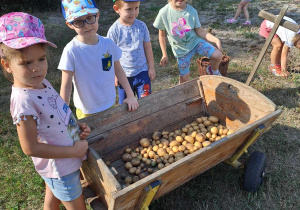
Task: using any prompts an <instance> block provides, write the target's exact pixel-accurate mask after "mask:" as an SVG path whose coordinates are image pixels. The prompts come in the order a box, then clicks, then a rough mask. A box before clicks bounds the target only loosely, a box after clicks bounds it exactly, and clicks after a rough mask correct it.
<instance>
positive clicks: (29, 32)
mask: <svg viewBox="0 0 300 210" xmlns="http://www.w3.org/2000/svg"><path fill="white" fill-rule="evenodd" d="M0 43H4V44H5V45H7V46H8V47H10V48H13V49H21V48H25V47H28V46H30V45H33V44H37V43H47V44H49V45H50V46H52V47H55V48H56V47H57V46H56V45H55V44H53V43H52V42H48V41H47V39H46V37H45V28H44V26H43V24H42V22H41V21H40V19H38V18H37V17H34V16H32V15H30V14H27V13H23V12H12V13H8V14H6V15H3V16H2V17H0Z"/></svg>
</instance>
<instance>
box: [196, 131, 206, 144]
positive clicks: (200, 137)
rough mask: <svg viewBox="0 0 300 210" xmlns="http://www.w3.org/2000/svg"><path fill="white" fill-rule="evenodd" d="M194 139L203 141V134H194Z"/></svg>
mask: <svg viewBox="0 0 300 210" xmlns="http://www.w3.org/2000/svg"><path fill="white" fill-rule="evenodd" d="M196 140H197V141H198V142H204V141H205V136H204V134H203V133H198V134H197V135H196Z"/></svg>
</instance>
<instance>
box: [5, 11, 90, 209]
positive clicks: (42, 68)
mask: <svg viewBox="0 0 300 210" xmlns="http://www.w3.org/2000/svg"><path fill="white" fill-rule="evenodd" d="M47 45H50V46H52V47H56V45H54V44H53V43H51V42H48V41H47V40H46V37H45V35H44V26H43V24H42V22H41V21H40V20H39V19H38V18H36V17H34V16H32V15H29V14H27V13H22V12H14V13H9V14H6V15H3V16H2V17H0V52H1V53H0V56H1V65H2V67H3V70H4V72H5V74H6V75H10V76H12V81H13V86H12V93H11V106H10V111H11V116H12V118H13V122H14V124H15V125H16V126H17V132H18V137H19V141H20V144H21V147H22V150H23V152H24V153H25V154H26V155H29V156H31V157H32V160H33V163H34V165H35V168H36V170H37V172H38V173H39V174H40V175H41V176H42V178H43V179H44V180H45V182H46V194H45V203H44V209H59V205H60V203H61V202H62V203H63V204H64V206H65V207H66V208H67V209H85V202H84V198H83V195H82V188H81V184H80V178H79V173H80V171H79V168H80V166H81V162H82V160H83V158H84V156H85V154H86V152H87V149H88V143H87V141H86V140H84V139H85V138H86V137H87V136H88V135H89V133H90V131H91V130H90V128H89V127H88V126H87V125H86V124H84V123H82V124H79V123H78V124H77V122H76V120H75V116H74V115H73V113H72V111H71V109H70V108H69V107H68V106H67V104H66V103H65V102H64V101H63V99H62V98H61V97H60V96H59V94H58V93H57V92H56V91H55V89H54V88H53V87H52V86H51V84H50V83H49V82H48V81H47V80H46V79H45V76H46V74H47V68H48V64H47V60H46V52H47V51H46V47H47ZM78 125H79V126H80V128H81V130H82V133H81V134H80V135H79V126H78ZM80 139H82V140H80Z"/></svg>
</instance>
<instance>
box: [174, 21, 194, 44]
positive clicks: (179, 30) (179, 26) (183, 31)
mask: <svg viewBox="0 0 300 210" xmlns="http://www.w3.org/2000/svg"><path fill="white" fill-rule="evenodd" d="M190 30H191V28H190V27H188V26H186V20H185V19H184V18H183V17H181V18H179V19H178V23H176V22H173V23H172V35H173V36H178V37H179V38H184V37H185V40H182V42H183V43H188V42H189V37H190V36H189V34H188V33H187V32H189V31H190Z"/></svg>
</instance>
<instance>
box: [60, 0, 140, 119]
mask: <svg viewBox="0 0 300 210" xmlns="http://www.w3.org/2000/svg"><path fill="white" fill-rule="evenodd" d="M61 4H62V12H63V15H64V18H65V20H66V24H67V25H68V26H69V27H70V28H71V29H73V30H75V31H76V33H77V34H78V35H77V36H76V37H74V38H73V39H72V40H71V41H70V42H69V43H68V44H67V45H66V47H65V48H64V51H63V54H62V56H61V60H60V63H59V66H58V69H60V70H61V71H62V81H61V90H60V95H61V97H62V98H63V99H64V100H65V101H66V102H67V104H69V102H70V95H71V91H72V82H73V85H74V95H73V100H74V105H75V107H76V115H77V117H78V119H81V118H84V117H87V116H89V115H91V114H95V113H97V112H101V111H103V110H106V109H108V108H110V107H111V106H113V105H114V103H115V99H116V92H115V86H114V81H115V75H116V77H117V78H118V80H119V83H120V84H121V85H122V86H123V87H124V90H125V92H126V95H127V98H126V99H125V100H124V103H127V104H128V110H129V111H134V110H136V109H137V108H138V102H137V99H136V98H135V96H134V94H133V92H132V90H131V88H130V85H129V83H128V80H127V77H126V75H125V73H124V70H123V69H122V67H121V65H120V62H119V59H120V58H121V54H122V51H121V49H120V48H119V47H118V46H117V45H116V44H115V43H114V42H113V41H112V40H111V39H108V38H104V37H102V36H100V35H98V34H97V31H98V27H99V26H98V20H99V10H98V9H97V8H96V4H95V2H94V0H76V4H75V2H72V1H71V2H69V1H66V0H62V2H61Z"/></svg>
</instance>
